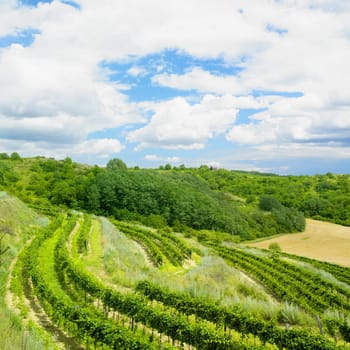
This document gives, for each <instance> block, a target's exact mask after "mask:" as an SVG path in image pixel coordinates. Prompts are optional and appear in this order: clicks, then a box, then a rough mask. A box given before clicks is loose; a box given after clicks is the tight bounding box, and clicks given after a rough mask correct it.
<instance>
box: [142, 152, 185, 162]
mask: <svg viewBox="0 0 350 350" xmlns="http://www.w3.org/2000/svg"><path fill="white" fill-rule="evenodd" d="M145 159H146V160H148V161H151V162H169V163H179V162H181V158H180V157H176V156H174V157H161V156H157V155H156V154H146V155H145Z"/></svg>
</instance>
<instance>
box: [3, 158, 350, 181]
mask: <svg viewBox="0 0 350 350" xmlns="http://www.w3.org/2000/svg"><path fill="white" fill-rule="evenodd" d="M1 153H6V152H0V154H1ZM11 153H13V152H10V153H8V155H9V156H10V155H11ZM16 153H17V152H16ZM19 155H20V154H19ZM20 157H21V159H53V160H55V161H64V160H65V159H66V158H70V159H71V160H72V161H73V162H74V163H76V164H80V165H86V166H91V167H93V166H98V167H100V168H106V165H107V163H108V161H109V160H111V159H115V158H117V159H120V160H122V161H123V162H124V163H125V164H126V166H127V168H128V169H134V168H135V167H139V168H140V169H150V170H152V169H153V170H160V169H161V168H162V167H165V166H166V165H170V166H171V169H174V170H175V169H176V170H182V167H184V170H186V169H199V168H200V167H202V166H206V167H208V168H209V169H211V170H213V171H215V170H227V171H237V172H243V173H258V174H261V175H276V176H317V175H321V176H323V175H328V174H332V175H350V173H346V172H338V173H337V172H332V171H325V172H320V173H299V174H297V173H290V174H279V173H273V172H263V171H258V170H245V169H239V168H225V167H215V166H212V165H209V164H200V165H193V166H191V165H188V164H185V163H181V164H177V165H172V164H171V163H169V162H168V163H161V164H159V165H158V166H140V165H139V164H132V165H130V164H128V163H127V162H126V161H125V160H124V159H122V158H120V157H114V158H111V159H109V160H108V161H107V162H106V164H97V163H84V162H80V161H75V160H74V159H72V158H71V157H69V156H67V157H64V158H57V157H54V156H43V155H33V156H28V157H22V156H21V155H20ZM0 160H1V158H0Z"/></svg>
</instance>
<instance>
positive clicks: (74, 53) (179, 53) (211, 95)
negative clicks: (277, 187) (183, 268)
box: [0, 0, 350, 175]
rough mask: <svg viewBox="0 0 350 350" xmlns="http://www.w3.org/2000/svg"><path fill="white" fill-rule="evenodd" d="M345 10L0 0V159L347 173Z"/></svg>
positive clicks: (230, 1)
mask: <svg viewBox="0 0 350 350" xmlns="http://www.w3.org/2000/svg"><path fill="white" fill-rule="evenodd" d="M349 62H350V1H344V0H249V1H247V0H176V1H174V0H147V1H144V0H128V1H121V0H74V1H73V0H54V1H51V0H45V1H43V0H41V1H37V0H22V1H19V0H0V91H1V94H0V152H7V153H12V152H18V153H19V154H20V155H21V156H23V157H29V156H36V155H41V156H46V157H55V158H56V159H63V158H65V157H70V158H72V159H73V160H74V161H78V162H82V163H87V164H97V165H105V164H106V163H107V162H108V161H109V160H110V159H112V158H120V159H122V160H123V161H124V162H125V163H126V164H127V165H128V166H130V167H132V166H136V165H138V166H140V167H146V168H157V167H159V166H160V165H164V164H167V163H170V164H171V165H173V166H179V165H181V164H184V165H185V166H186V167H199V166H200V165H209V166H214V167H217V168H226V169H236V170H246V171H260V172H272V173H276V174H281V175H285V174H296V175H299V174H322V173H326V172H332V173H350V63H349Z"/></svg>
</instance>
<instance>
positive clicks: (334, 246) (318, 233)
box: [247, 219, 350, 266]
mask: <svg viewBox="0 0 350 350" xmlns="http://www.w3.org/2000/svg"><path fill="white" fill-rule="evenodd" d="M273 242H276V243H278V244H279V246H280V247H281V249H282V251H283V252H286V253H291V254H296V255H301V256H306V257H309V258H313V259H318V260H323V261H329V262H332V263H336V264H339V265H344V266H350V227H345V226H341V225H336V224H331V223H328V222H323V221H317V220H311V219H306V229H305V231H304V232H302V233H292V234H287V235H283V236H280V237H275V238H271V239H267V240H264V241H260V242H255V243H249V244H247V245H248V246H253V247H258V248H265V249H267V248H268V247H269V245H270V244H271V243H273Z"/></svg>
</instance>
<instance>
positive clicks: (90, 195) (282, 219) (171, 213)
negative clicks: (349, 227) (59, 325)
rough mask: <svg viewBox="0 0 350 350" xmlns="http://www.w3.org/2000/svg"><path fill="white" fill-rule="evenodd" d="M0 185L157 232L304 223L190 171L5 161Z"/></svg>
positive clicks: (252, 232)
mask: <svg viewBox="0 0 350 350" xmlns="http://www.w3.org/2000/svg"><path fill="white" fill-rule="evenodd" d="M0 186H2V187H3V188H6V189H7V190H10V191H12V192H13V193H14V194H16V195H17V196H19V197H20V198H21V199H22V200H24V201H25V202H28V203H31V205H34V206H35V207H36V208H40V207H41V208H42V209H45V208H46V209H47V207H49V206H51V205H56V206H57V205H58V206H64V207H66V208H72V209H78V210H87V211H89V212H92V213H95V214H96V215H105V216H113V217H114V218H116V219H125V220H137V221H139V222H142V223H144V224H146V225H149V226H154V227H165V226H171V227H173V228H176V229H178V230H182V231H184V230H189V229H195V230H200V229H208V230H216V231H223V232H229V233H230V234H232V235H234V236H235V237H236V239H237V240H246V239H254V238H257V237H263V236H267V235H271V234H275V233H282V232H297V231H302V230H303V229H304V225H305V221H304V218H303V215H302V214H301V213H300V212H298V211H297V210H296V209H295V208H287V207H286V206H283V205H281V204H280V203H278V205H275V206H274V207H273V208H272V207H271V208H270V209H271V210H270V209H268V210H265V209H264V208H261V207H260V203H259V198H261V197H263V196H260V197H259V198H257V200H256V201H255V202H249V201H247V199H246V198H244V197H242V196H241V197H239V196H235V195H234V194H233V193H231V194H230V193H228V192H227V191H221V190H218V189H215V188H212V186H211V183H210V182H209V181H207V180H206V179H205V177H204V176H202V175H201V174H199V173H198V172H197V170H195V169H171V167H170V169H166V168H162V169H138V168H132V169H128V168H127V167H126V165H125V164H124V163H123V162H122V161H121V160H119V159H113V160H111V161H110V162H109V163H108V164H107V167H106V168H101V167H97V166H94V167H89V166H85V165H81V164H76V163H73V162H72V161H71V160H70V159H69V158H67V159H65V160H63V161H56V160H54V159H45V158H40V157H37V158H30V159H16V160H12V159H4V160H0ZM273 200H274V201H275V202H276V200H275V199H273Z"/></svg>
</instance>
